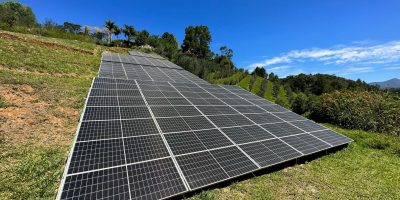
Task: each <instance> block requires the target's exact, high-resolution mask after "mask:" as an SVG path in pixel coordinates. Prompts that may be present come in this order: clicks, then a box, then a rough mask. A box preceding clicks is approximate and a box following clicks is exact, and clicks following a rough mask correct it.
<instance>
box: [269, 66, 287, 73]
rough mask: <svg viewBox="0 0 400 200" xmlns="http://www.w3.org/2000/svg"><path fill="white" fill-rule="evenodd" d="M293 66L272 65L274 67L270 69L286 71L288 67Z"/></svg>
mask: <svg viewBox="0 0 400 200" xmlns="http://www.w3.org/2000/svg"><path fill="white" fill-rule="evenodd" d="M290 68H292V66H289V65H282V66H276V67H272V68H268V70H269V71H274V72H276V71H286V70H287V69H290Z"/></svg>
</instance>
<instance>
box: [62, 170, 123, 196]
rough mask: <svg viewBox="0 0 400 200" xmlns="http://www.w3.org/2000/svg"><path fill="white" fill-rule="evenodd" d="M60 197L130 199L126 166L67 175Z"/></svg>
mask: <svg viewBox="0 0 400 200" xmlns="http://www.w3.org/2000/svg"><path fill="white" fill-rule="evenodd" d="M60 198H61V199H68V200H72V199H130V196H129V186H128V178H127V173H126V167H125V166H123V167H115V168H111V169H104V170H99V171H93V172H88V173H83V174H76V175H72V176H67V177H66V178H65V183H64V188H63V190H62V193H61V196H60Z"/></svg>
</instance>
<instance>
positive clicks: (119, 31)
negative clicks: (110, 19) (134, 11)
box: [113, 25, 121, 39]
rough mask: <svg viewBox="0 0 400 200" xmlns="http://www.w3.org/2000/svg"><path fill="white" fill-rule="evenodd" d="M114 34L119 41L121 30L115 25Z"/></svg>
mask: <svg viewBox="0 0 400 200" xmlns="http://www.w3.org/2000/svg"><path fill="white" fill-rule="evenodd" d="M113 33H114V35H115V36H116V37H117V39H118V35H119V34H121V29H120V28H119V27H118V26H116V25H115V27H114V30H113Z"/></svg>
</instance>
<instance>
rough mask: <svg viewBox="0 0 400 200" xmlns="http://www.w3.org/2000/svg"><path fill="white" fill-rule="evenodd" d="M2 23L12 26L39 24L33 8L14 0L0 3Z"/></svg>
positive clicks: (0, 19) (0, 21)
mask: <svg viewBox="0 0 400 200" xmlns="http://www.w3.org/2000/svg"><path fill="white" fill-rule="evenodd" d="M0 23H6V24H7V25H8V26H10V27H12V26H15V25H18V26H26V27H34V26H37V21H36V16H35V14H33V12H32V9H31V8H30V7H28V6H25V5H22V4H20V3H18V2H14V1H5V2H2V3H0Z"/></svg>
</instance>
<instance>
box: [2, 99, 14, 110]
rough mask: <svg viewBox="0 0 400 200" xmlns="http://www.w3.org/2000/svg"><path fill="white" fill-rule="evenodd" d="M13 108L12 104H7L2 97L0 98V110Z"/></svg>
mask: <svg viewBox="0 0 400 200" xmlns="http://www.w3.org/2000/svg"><path fill="white" fill-rule="evenodd" d="M10 106H14V104H12V103H10V102H7V101H6V100H5V99H4V97H2V96H0V108H8V107H10Z"/></svg>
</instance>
